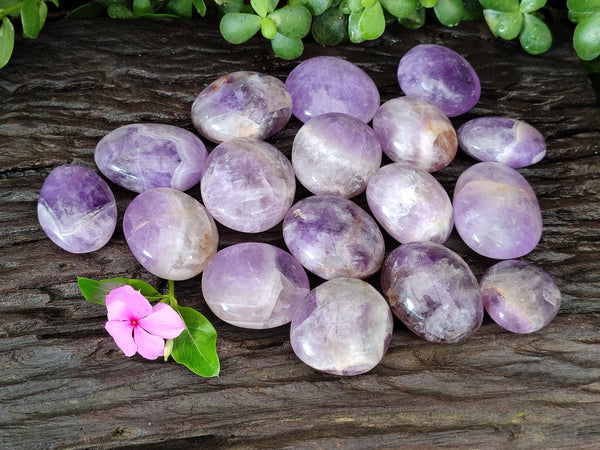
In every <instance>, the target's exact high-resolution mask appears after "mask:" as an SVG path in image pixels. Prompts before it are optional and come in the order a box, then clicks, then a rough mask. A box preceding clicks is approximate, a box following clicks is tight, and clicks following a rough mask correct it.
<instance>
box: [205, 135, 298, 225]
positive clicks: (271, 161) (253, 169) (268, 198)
mask: <svg viewBox="0 0 600 450" xmlns="http://www.w3.org/2000/svg"><path fill="white" fill-rule="evenodd" d="M200 188H201V191H202V200H203V202H204V205H205V206H206V208H207V209H208V211H209V212H210V213H211V214H212V216H213V218H214V219H215V220H216V221H217V222H220V223H221V224H223V225H225V226H226V227H229V228H231V229H233V230H236V231H242V232H246V233H258V232H261V231H265V230H268V229H269V228H271V227H273V226H275V225H277V224H278V223H279V222H281V220H282V219H283V216H285V214H286V212H287V211H288V210H289V209H290V206H292V202H293V201H294V194H295V192H296V178H295V176H294V169H293V168H292V164H291V163H290V161H289V160H288V159H287V158H286V157H285V156H284V155H283V153H281V152H280V151H279V150H278V149H277V148H275V147H274V146H272V145H271V144H268V143H267V142H264V141H260V140H258V139H250V138H237V139H232V140H230V141H226V142H223V143H222V144H219V145H218V146H217V147H215V148H214V150H213V151H212V152H211V153H210V155H209V156H208V158H207V160H206V166H205V169H204V174H203V175H202V181H201V183H200Z"/></svg>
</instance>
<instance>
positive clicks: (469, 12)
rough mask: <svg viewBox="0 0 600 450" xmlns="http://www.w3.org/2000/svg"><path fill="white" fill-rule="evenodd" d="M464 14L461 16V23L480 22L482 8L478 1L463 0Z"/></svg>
mask: <svg viewBox="0 0 600 450" xmlns="http://www.w3.org/2000/svg"><path fill="white" fill-rule="evenodd" d="M464 3H465V13H464V14H463V18H462V20H463V22H464V21H468V20H482V19H483V7H482V6H481V3H479V1H478V0H465V1H464Z"/></svg>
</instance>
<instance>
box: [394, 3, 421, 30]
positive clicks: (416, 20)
mask: <svg viewBox="0 0 600 450" xmlns="http://www.w3.org/2000/svg"><path fill="white" fill-rule="evenodd" d="M398 23H399V24H400V25H402V26H403V27H405V28H408V29H411V30H416V29H417V28H421V27H422V26H423V25H425V8H424V7H423V6H421V5H419V6H417V9H416V10H415V12H413V13H412V14H411V15H410V16H408V17H403V18H400V19H398Z"/></svg>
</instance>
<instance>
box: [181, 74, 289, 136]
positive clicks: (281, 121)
mask: <svg viewBox="0 0 600 450" xmlns="http://www.w3.org/2000/svg"><path fill="white" fill-rule="evenodd" d="M291 116H292V97H291V95H290V93H289V92H288V90H287V89H286V87H285V85H284V84H283V82H282V81H280V80H279V79H277V78H275V77H273V76H271V75H266V74H263V73H259V72H250V71H239V72H233V73H230V74H228V75H224V76H222V77H221V78H219V79H217V80H215V81H213V82H212V83H211V84H209V85H208V86H207V87H206V88H204V90H202V92H200V94H199V95H198V97H197V98H196V100H195V101H194V103H193V105H192V122H193V124H194V126H195V127H196V129H197V130H198V132H199V133H200V134H201V135H202V136H204V137H206V138H207V139H209V140H211V141H212V142H216V143H221V142H224V141H227V140H229V139H233V138H238V137H247V138H256V139H266V138H268V137H270V136H272V135H273V134H275V133H276V132H277V131H279V130H281V129H282V128H283V127H284V126H285V125H286V124H287V123H288V121H289V120H290V117H291Z"/></svg>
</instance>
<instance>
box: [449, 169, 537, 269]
mask: <svg viewBox="0 0 600 450" xmlns="http://www.w3.org/2000/svg"><path fill="white" fill-rule="evenodd" d="M453 208H454V224H455V226H456V230H457V231H458V233H459V234H460V236H461V238H462V239H463V241H464V242H465V243H466V244H467V245H468V246H469V247H471V248H472V249H473V250H475V251H476V252H477V253H479V254H481V255H483V256H487V257H488V258H495V259H512V258H518V257H520V256H523V255H526V254H527V253H529V252H530V251H531V250H533V249H534V248H535V246H536V245H537V243H538V242H539V240H540V238H541V236H542V225H543V224H542V214H541V211H540V206H539V204H538V201H537V198H536V196H535V193H534V192H533V189H532V188H531V186H530V185H529V183H528V182H527V180H526V179H525V178H524V177H523V175H521V174H520V173H519V172H517V171H516V170H515V169H512V168H510V167H508V166H507V165H505V164H501V163H497V162H480V163H477V164H475V165H473V166H471V167H469V168H468V169H467V170H465V171H464V172H463V173H462V174H461V175H460V176H459V177H458V180H457V181H456V186H455V188H454V199H453Z"/></svg>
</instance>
